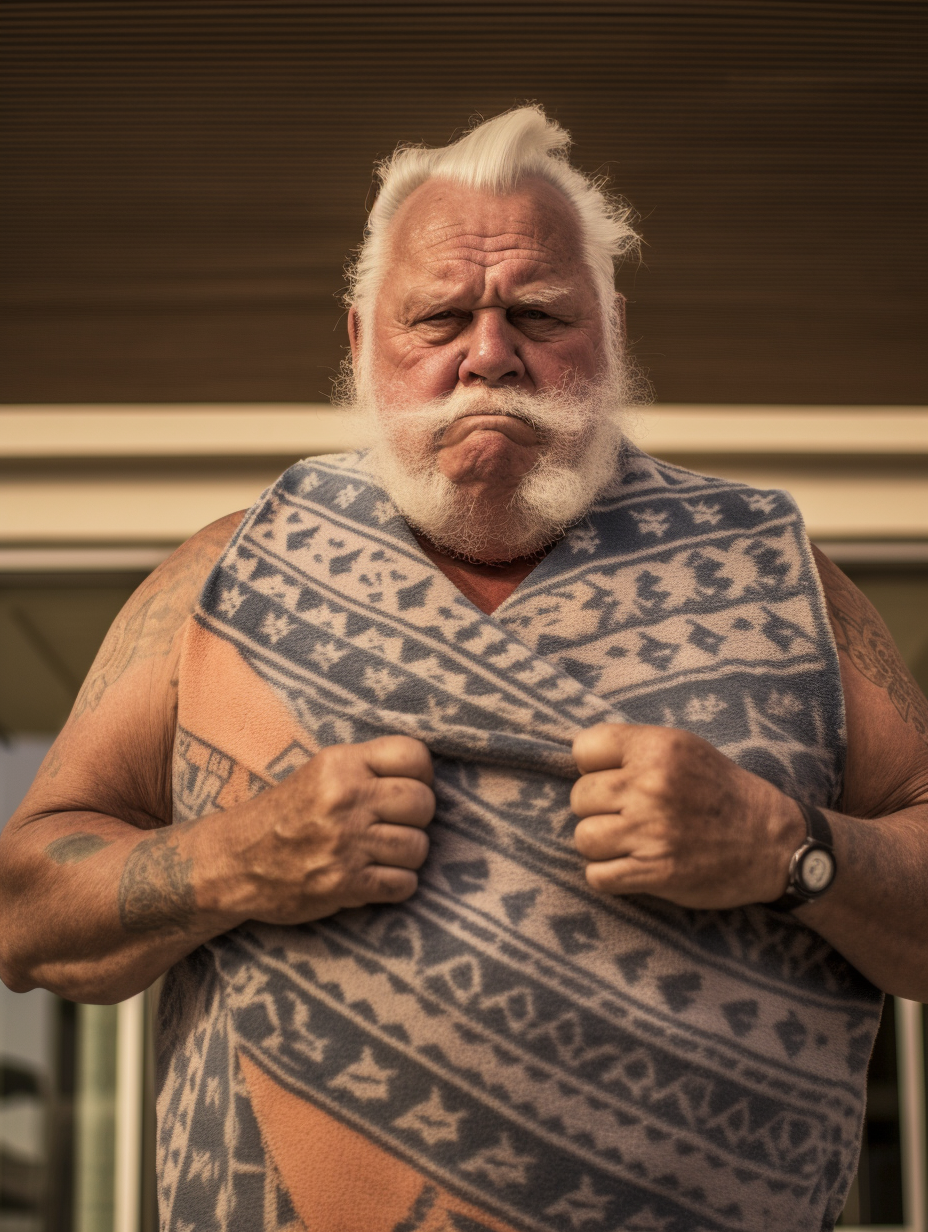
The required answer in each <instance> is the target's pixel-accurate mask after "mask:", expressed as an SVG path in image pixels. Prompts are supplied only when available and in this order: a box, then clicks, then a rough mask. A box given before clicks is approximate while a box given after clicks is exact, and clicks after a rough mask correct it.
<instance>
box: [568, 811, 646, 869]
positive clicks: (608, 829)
mask: <svg viewBox="0 0 928 1232" xmlns="http://www.w3.org/2000/svg"><path fill="white" fill-rule="evenodd" d="M635 829H636V827H635V826H633V825H632V824H631V823H630V822H628V821H626V820H625V819H624V818H623V817H621V816H617V815H616V814H615V813H608V814H605V815H598V816H594V817H586V818H584V820H583V821H581V822H580V823H579V825H578V826H577V828H576V829H575V830H574V846H575V847H576V848H577V850H578V851H579V852H580V854H581V855H582V856H583V857H584V859H586V860H618V859H622V858H624V857H625V856H627V855H628V854H629V852H631V851H632V850H633V831H634V830H635Z"/></svg>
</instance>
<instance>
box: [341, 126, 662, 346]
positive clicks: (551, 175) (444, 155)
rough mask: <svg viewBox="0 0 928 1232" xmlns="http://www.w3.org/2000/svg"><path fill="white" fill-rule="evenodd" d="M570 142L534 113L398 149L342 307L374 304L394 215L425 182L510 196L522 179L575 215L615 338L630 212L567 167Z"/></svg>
mask: <svg viewBox="0 0 928 1232" xmlns="http://www.w3.org/2000/svg"><path fill="white" fill-rule="evenodd" d="M569 149H570V134H569V133H568V132H567V130H566V129H564V128H561V126H560V124H558V123H556V122H555V121H554V120H549V119H548V117H547V116H546V115H545V113H544V111H543V110H542V108H541V107H539V106H537V105H532V106H526V107H516V108H514V109H513V110H512V111H507V112H504V113H503V114H502V115H498V116H494V118H493V119H492V120H486V121H484V122H483V123H482V124H478V125H476V127H474V128H472V129H471V130H470V132H468V133H466V134H465V135H464V136H463V137H461V138H460V139H459V140H458V141H455V142H453V143H452V144H451V145H446V146H441V147H439V148H438V149H429V148H427V147H425V146H400V147H399V148H398V149H397V150H396V152H395V153H394V154H392V155H391V157H390V158H388V159H386V160H385V161H384V162H382V163H380V164H379V165H378V167H377V176H378V179H379V180H380V192H379V193H378V195H377V200H376V201H375V202H374V207H373V209H372V210H371V212H370V216H369V218H368V221H367V227H366V230H365V238H364V241H363V243H362V245H361V247H360V249H359V251H358V256H357V259H356V261H355V262H354V264H353V266H352V267H351V268H350V269H349V271H348V277H349V292H348V296H347V302H348V303H349V304H353V305H354V307H355V309H356V311H357V312H359V313H360V315H361V316H362V318H363V316H364V315H365V312H366V309H367V308H368V307H369V306H370V305H371V304H372V303H373V301H374V298H375V297H376V295H377V292H378V291H379V289H380V284H381V282H382V280H383V277H384V274H385V272H386V258H387V253H386V244H385V241H386V238H387V234H388V230H389V224H390V221H391V220H392V218H393V217H394V215H395V214H396V211H397V210H398V209H399V207H400V206H401V205H402V203H403V202H404V201H405V200H406V198H407V197H408V196H409V195H410V193H412V192H414V191H415V189H417V188H418V187H419V186H420V185H421V184H424V183H425V182H426V180H429V179H432V178H433V177H435V178H440V179H447V180H452V181H454V182H455V183H458V184H463V185H466V186H467V187H468V188H475V189H479V190H482V191H484V192H490V193H495V194H498V195H502V194H505V193H509V192H512V191H513V190H514V189H515V188H517V187H518V185H519V184H520V183H521V181H522V180H523V179H525V178H526V176H539V177H540V178H541V179H543V180H546V181H547V183H549V184H551V185H553V186H554V187H555V188H556V189H558V190H559V191H560V192H561V193H563V195H564V196H565V197H566V198H567V200H568V201H569V202H570V204H571V205H572V206H573V207H574V209H575V210H576V213H577V217H578V222H579V226H580V236H581V241H582V244H583V251H584V258H585V260H586V264H587V265H588V267H589V269H590V272H591V273H592V275H593V278H594V281H595V284H596V289H597V293H598V298H599V301H600V304H601V305H602V310H603V315H604V317H605V319H606V321H607V322H608V323H609V324H610V325H611V326H612V329H613V330H615V327H616V325H617V318H616V311H615V266H616V263H617V261H619V260H620V259H621V258H623V257H625V256H626V255H627V254H628V253H630V252H632V251H635V250H636V249H637V247H638V243H639V240H638V236H637V234H636V233H635V231H634V230H633V228H632V226H631V221H630V220H631V216H632V211H631V209H630V208H629V207H628V206H627V205H625V204H624V203H623V202H620V201H617V200H614V199H612V198H610V197H609V196H608V195H607V194H606V193H605V192H604V189H603V185H604V181H603V179H602V178H594V177H592V176H588V175H584V174H583V172H581V171H578V170H577V168H576V167H572V166H571V165H570V163H569V162H568V151H569Z"/></svg>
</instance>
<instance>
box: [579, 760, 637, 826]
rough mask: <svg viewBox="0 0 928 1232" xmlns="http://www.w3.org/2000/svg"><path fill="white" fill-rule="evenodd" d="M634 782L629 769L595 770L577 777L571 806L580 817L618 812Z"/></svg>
mask: <svg viewBox="0 0 928 1232" xmlns="http://www.w3.org/2000/svg"><path fill="white" fill-rule="evenodd" d="M631 782H632V776H631V774H630V772H629V771H627V770H594V771H593V772H592V773H590V774H584V775H583V777H582V778H579V779H577V781H576V783H574V785H573V787H572V788H571V792H570V807H571V808H572V809H573V811H574V812H575V813H576V814H577V816H578V817H590V816H591V815H592V814H593V813H618V812H620V811H621V808H622V804H623V801H624V796H625V793H626V791H627V789H628V787H629V785H630V784H631Z"/></svg>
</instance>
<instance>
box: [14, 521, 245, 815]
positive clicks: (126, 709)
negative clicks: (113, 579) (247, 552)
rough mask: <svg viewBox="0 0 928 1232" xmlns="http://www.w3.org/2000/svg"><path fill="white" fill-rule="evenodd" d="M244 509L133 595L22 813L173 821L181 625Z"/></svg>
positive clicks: (184, 548)
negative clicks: (90, 814) (91, 814)
mask: <svg viewBox="0 0 928 1232" xmlns="http://www.w3.org/2000/svg"><path fill="white" fill-rule="evenodd" d="M243 516H244V515H243V512H238V513H233V514H229V515H228V516H227V517H224V518H220V519H219V520H218V521H216V522H213V523H212V524H211V525H209V526H206V527H204V528H203V530H201V531H198V532H197V534H195V535H193V536H192V537H191V538H190V539H188V540H187V541H186V543H183V544H182V545H181V546H180V547H179V548H178V549H177V550H176V551H175V552H173V553H172V554H171V555H170V556H169V557H168V558H167V560H165V561H164V562H162V564H161V565H159V566H158V568H157V569H155V570H154V572H153V573H151V574H150V575H149V576H148V577H147V578H146V579H145V581H144V582H143V583H142V584H141V586H139V588H138V589H137V590H136V591H135V592H134V594H133V595H132V596H131V597H130V598H129V600H128V602H127V603H126V604H125V606H124V607H123V609H122V611H121V612H120V613H119V615H118V616H117V617H116V619H115V621H114V622H113V624H112V626H111V627H110V630H109V632H108V633H107V635H106V638H105V639H104V641H103V644H102V646H101V647H100V650H99V651H98V653H97V656H96V658H95V659H94V662H93V664H92V666H91V668H90V671H89V672H88V674H87V678H86V680H85V681H84V684H83V686H82V687H81V690H80V692H79V693H78V696H77V700H76V701H75V703H74V707H73V709H72V711H71V715H70V717H69V719H68V721H67V723H66V724H65V726H64V728H63V730H62V732H61V734H60V735H59V737H58V739H57V740H56V741H55V744H54V745H53V746H52V749H51V751H50V753H49V755H48V757H47V758H46V759H45V762H44V763H43V765H42V768H41V770H40V771H39V774H38V776H37V778H36V780H35V782H34V783H33V786H32V788H31V790H30V792H29V795H28V796H27V798H26V801H25V802H24V806H23V808H24V810H25V812H26V813H28V814H30V815H31V816H33V817H38V816H47V815H49V814H52V813H60V812H64V811H72V812H73V811H76V810H90V811H94V812H100V813H106V814H109V815H111V816H115V817H118V818H120V819H122V820H125V821H130V822H132V823H133V824H135V825H139V826H142V827H145V828H148V827H152V826H158V825H165V824H167V823H169V821H170V794H171V793H170V761H171V748H172V745H173V740H174V727H175V722H176V705H177V665H178V661H179V657H180V650H181V645H182V641H183V633H184V628H185V626H186V623H187V621H188V619H189V617H190V616H191V614H192V612H193V610H194V608H195V606H196V603H197V599H198V597H199V595H200V592H201V590H202V589H203V584H204V582H205V581H206V579H207V577H208V576H209V573H210V570H211V569H212V568H213V565H214V564H215V563H216V561H217V560H218V559H219V557H220V556H221V555H222V553H223V551H224V549H225V547H226V546H227V544H228V543H229V540H230V539H231V538H232V536H233V535H234V533H235V531H236V529H237V528H238V526H239V524H240V523H241V520H242V517H243Z"/></svg>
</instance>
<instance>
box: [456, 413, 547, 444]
mask: <svg viewBox="0 0 928 1232" xmlns="http://www.w3.org/2000/svg"><path fill="white" fill-rule="evenodd" d="M473 432H499V433H501V434H502V435H503V436H508V437H509V439H510V440H512V441H514V442H515V443H516V444H518V445H533V444H536V443H537V439H538V438H537V435H536V433H535V430H534V428H532V427H531V426H530V425H529V424H527V423H526V422H525V420H524V419H519V418H518V417H517V416H515V415H466V416H464V417H463V418H462V419H456V420H455V421H454V423H453V424H450V425H449V426H448V428H446V429H445V433H444V438H443V441H444V443H445V444H451V445H455V444H457V443H458V442H459V441H462V440H463V439H464V438H465V437H467V436H470V435H471V433H473ZM449 437H450V438H451V439H450V440H449V439H448V438H449Z"/></svg>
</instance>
